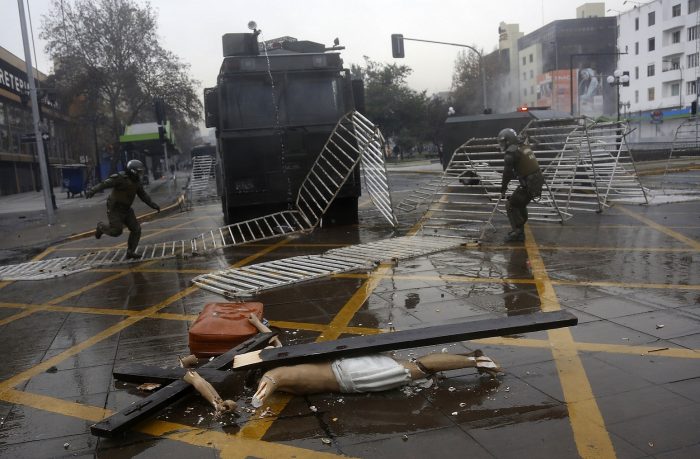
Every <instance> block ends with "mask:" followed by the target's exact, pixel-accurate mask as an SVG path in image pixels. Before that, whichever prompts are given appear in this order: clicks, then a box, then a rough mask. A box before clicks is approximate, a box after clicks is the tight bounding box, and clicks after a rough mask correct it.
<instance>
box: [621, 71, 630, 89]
mask: <svg viewBox="0 0 700 459" xmlns="http://www.w3.org/2000/svg"><path fill="white" fill-rule="evenodd" d="M622 74H623V75H627V78H624V79H623V80H622V86H629V85H630V78H629V76H630V72H628V71H627V70H625V71H624V72H622Z"/></svg>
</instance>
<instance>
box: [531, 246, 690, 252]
mask: <svg viewBox="0 0 700 459" xmlns="http://www.w3.org/2000/svg"><path fill="white" fill-rule="evenodd" d="M539 249H540V251H542V250H560V251H563V252H642V253H645V252H646V253H655V252H659V253H690V252H693V250H692V249H689V248H687V247H590V246H588V247H586V246H561V245H541V246H539Z"/></svg>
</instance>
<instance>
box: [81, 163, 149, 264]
mask: <svg viewBox="0 0 700 459" xmlns="http://www.w3.org/2000/svg"><path fill="white" fill-rule="evenodd" d="M145 170H146V168H145V167H144V166H143V163H142V162H141V161H139V160H138V159H132V160H131V161H129V162H128V163H127V165H126V172H120V173H118V174H113V175H111V176H110V177H109V178H107V180H105V181H104V182H101V183H98V184H97V185H95V186H94V187H92V189H90V190H88V191H87V192H86V193H85V196H86V197H88V198H91V197H93V196H94V195H95V193H97V192H98V191H102V190H104V189H106V188H112V193H111V194H110V195H109V197H108V198H107V218H108V219H109V225H105V224H104V223H102V222H99V223H97V228H96V229H95V237H96V238H97V239H99V238H101V237H102V234H107V235H109V236H112V237H117V236H119V235H121V234H122V231H123V230H124V226H126V227H127V228H129V242H128V244H127V251H126V257H127V258H140V255H138V254H137V253H136V248H137V247H138V245H139V239H141V225H139V222H138V220H137V219H136V215H135V214H134V209H132V208H131V205H132V204H133V202H134V198H135V197H136V195H138V196H139V198H141V201H143V202H144V203H146V205H148V206H149V207H151V208H152V209H155V210H157V211H158V212H160V207H159V206H158V204H156V203H154V202H153V201H152V200H151V197H150V196H148V194H147V193H146V191H145V190H144V189H143V186H142V185H141V178H142V177H143V174H144V172H145Z"/></svg>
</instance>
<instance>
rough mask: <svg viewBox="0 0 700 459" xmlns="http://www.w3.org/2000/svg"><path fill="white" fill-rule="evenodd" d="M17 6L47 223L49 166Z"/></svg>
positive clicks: (49, 214)
mask: <svg viewBox="0 0 700 459" xmlns="http://www.w3.org/2000/svg"><path fill="white" fill-rule="evenodd" d="M17 5H18V7H19V21H20V25H21V27H22V41H23V42H24V60H25V62H26V63H27V76H28V78H27V79H28V80H29V96H30V98H31V102H32V118H33V120H34V136H35V139H36V149H37V152H38V155H39V170H40V171H41V188H42V191H43V192H44V207H45V208H46V220H47V223H48V224H49V225H53V224H54V222H55V216H54V212H53V210H54V207H53V202H52V201H51V184H50V182H49V168H48V166H47V163H46V152H45V151H44V142H43V139H42V138H41V129H39V124H40V119H39V98H38V97H37V94H36V84H35V83H34V65H33V64H32V53H31V52H30V50H29V38H28V34H27V22H26V19H25V16H24V0H17Z"/></svg>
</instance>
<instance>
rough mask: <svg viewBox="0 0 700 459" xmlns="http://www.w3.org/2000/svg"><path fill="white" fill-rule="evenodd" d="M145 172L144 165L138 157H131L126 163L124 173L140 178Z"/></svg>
mask: <svg viewBox="0 0 700 459" xmlns="http://www.w3.org/2000/svg"><path fill="white" fill-rule="evenodd" d="M145 172H146V168H145V167H144V165H143V163H142V162H141V161H139V160H138V159H132V160H131V161H129V162H128V163H126V173H127V174H129V175H131V176H132V177H134V178H138V179H141V177H143V174H144V173H145Z"/></svg>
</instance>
